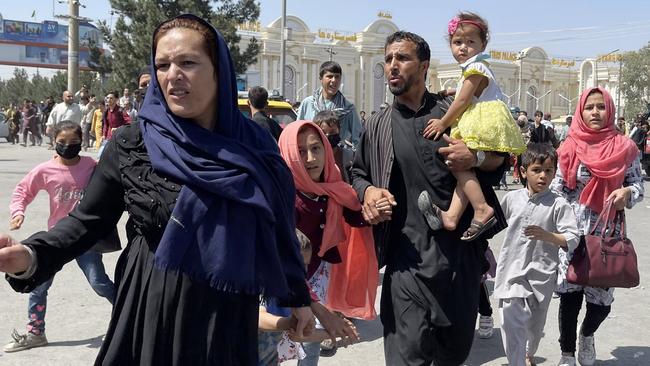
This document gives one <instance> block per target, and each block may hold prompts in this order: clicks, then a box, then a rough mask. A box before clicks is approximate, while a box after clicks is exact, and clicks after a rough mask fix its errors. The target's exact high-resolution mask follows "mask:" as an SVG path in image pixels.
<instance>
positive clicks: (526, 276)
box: [493, 144, 579, 366]
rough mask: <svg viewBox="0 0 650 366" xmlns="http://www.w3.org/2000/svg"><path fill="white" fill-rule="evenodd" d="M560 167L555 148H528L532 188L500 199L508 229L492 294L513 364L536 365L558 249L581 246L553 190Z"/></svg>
mask: <svg viewBox="0 0 650 366" xmlns="http://www.w3.org/2000/svg"><path fill="white" fill-rule="evenodd" d="M556 166H557V153H556V152H555V150H554V149H553V147H552V146H551V145H550V144H531V145H529V147H528V150H527V151H526V152H524V153H523V155H522V164H521V168H520V169H521V174H522V176H524V177H525V178H526V179H527V187H526V188H522V189H519V190H516V191H512V192H509V193H508V194H506V195H505V197H503V200H502V201H501V207H502V209H503V212H504V214H505V216H506V218H507V220H508V229H507V231H506V237H505V239H504V241H503V245H502V247H501V252H500V253H499V260H498V265H497V273H496V280H495V288H494V295H493V296H494V298H496V299H499V310H500V312H501V319H502V322H503V324H502V326H501V334H502V340H503V347H504V349H505V352H506V356H507V358H508V363H509V364H510V365H511V366H519V365H533V364H534V363H533V356H534V355H535V352H536V351H537V347H538V346H539V342H540V340H541V338H542V332H543V330H544V324H545V323H546V314H547V312H548V306H549V303H550V301H551V297H552V294H553V291H554V290H555V286H556V282H557V268H558V263H559V256H558V249H559V248H561V249H560V250H568V251H572V250H574V249H575V248H576V247H577V245H578V240H579V235H578V227H577V223H576V219H575V215H574V214H573V211H572V209H571V206H570V205H569V203H568V202H567V201H566V200H565V199H564V198H562V197H560V196H559V195H557V194H555V193H553V192H552V191H550V190H549V184H550V183H551V181H552V180H553V177H554V176H555V170H556Z"/></svg>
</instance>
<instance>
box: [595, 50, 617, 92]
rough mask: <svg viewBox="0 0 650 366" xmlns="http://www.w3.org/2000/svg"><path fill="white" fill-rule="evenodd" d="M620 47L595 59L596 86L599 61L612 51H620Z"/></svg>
mask: <svg viewBox="0 0 650 366" xmlns="http://www.w3.org/2000/svg"><path fill="white" fill-rule="evenodd" d="M620 50H621V49H620V48H617V49H615V50H614V51H610V52H608V53H606V54H604V55H602V56H600V57H597V58H596V60H594V83H595V84H596V85H595V86H598V61H599V60H602V59H604V58H605V57H607V56H609V55H611V54H612V53H616V52H618V51H620Z"/></svg>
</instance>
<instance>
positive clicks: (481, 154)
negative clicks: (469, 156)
mask: <svg viewBox="0 0 650 366" xmlns="http://www.w3.org/2000/svg"><path fill="white" fill-rule="evenodd" d="M484 161H485V151H483V150H476V162H475V163H474V168H478V167H480V166H481V164H483V162H484Z"/></svg>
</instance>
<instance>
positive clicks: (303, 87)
mask: <svg viewBox="0 0 650 366" xmlns="http://www.w3.org/2000/svg"><path fill="white" fill-rule="evenodd" d="M306 87H307V83H305V85H303V86H301V87H300V89H298V91H296V101H300V100H301V98H300V92H301V91H302V90H303V89H305V88H306Z"/></svg>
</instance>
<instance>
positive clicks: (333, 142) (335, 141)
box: [327, 133, 341, 148]
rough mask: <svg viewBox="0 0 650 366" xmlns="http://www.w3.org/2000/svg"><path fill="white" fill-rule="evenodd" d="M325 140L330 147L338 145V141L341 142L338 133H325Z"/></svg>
mask: <svg viewBox="0 0 650 366" xmlns="http://www.w3.org/2000/svg"><path fill="white" fill-rule="evenodd" d="M327 141H329V142H330V145H332V148H335V147H337V146H339V143H340V142H341V135H340V134H338V133H335V134H331V135H327Z"/></svg>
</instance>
